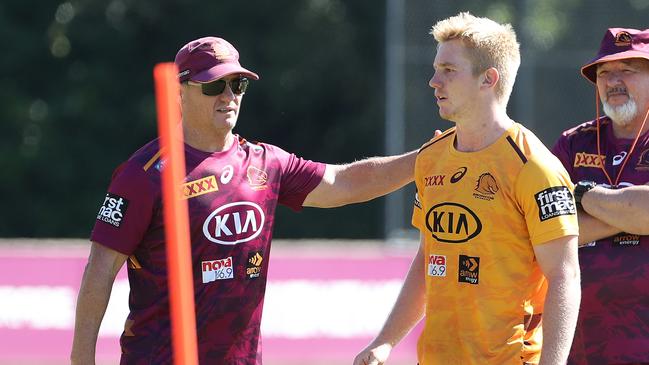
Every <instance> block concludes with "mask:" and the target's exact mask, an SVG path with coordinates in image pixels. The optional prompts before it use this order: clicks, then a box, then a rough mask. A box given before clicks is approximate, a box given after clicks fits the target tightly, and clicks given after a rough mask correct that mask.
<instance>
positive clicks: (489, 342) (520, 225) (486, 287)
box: [354, 13, 581, 365]
mask: <svg viewBox="0 0 649 365" xmlns="http://www.w3.org/2000/svg"><path fill="white" fill-rule="evenodd" d="M431 33H432V34H433V36H434V37H435V40H437V42H438V43H439V45H438V48H437V55H436V57H435V60H434V63H433V67H434V69H435V73H434V75H433V77H432V78H431V80H430V83H429V84H430V86H431V87H432V88H434V89H435V97H436V101H437V105H438V107H439V113H440V115H441V116H442V118H444V119H447V120H450V121H452V122H454V123H455V127H454V128H451V129H449V130H447V131H446V132H444V133H442V135H441V136H439V137H436V138H434V139H433V140H431V141H430V142H428V143H427V144H425V145H424V146H423V147H422V148H421V149H420V151H419V154H418V157H417V162H416V165H415V183H416V185H417V195H416V198H415V204H414V205H415V206H414V208H413V217H412V223H413V225H414V226H415V227H417V228H418V229H419V230H420V237H421V239H420V248H419V251H418V252H417V255H416V256H415V258H414V260H413V263H412V265H411V267H410V271H409V273H408V275H407V277H406V279H405V282H404V285H403V288H402V290H401V293H400V294H399V297H398V299H397V302H396V304H395V306H394V308H393V310H392V313H391V314H390V316H389V317H388V319H387V321H386V323H385V324H384V327H383V329H382V330H381V332H380V333H379V335H378V336H377V337H376V339H375V340H374V341H373V342H372V343H371V344H370V345H369V346H368V347H367V348H366V349H364V350H363V351H362V352H361V353H360V354H359V355H358V356H357V357H356V359H355V362H354V364H355V365H370V364H371V365H375V364H383V363H384V362H385V361H386V359H387V357H388V355H389V353H390V351H391V349H392V347H393V346H395V345H396V343H397V342H399V341H400V340H401V339H402V338H403V337H404V336H405V335H406V334H407V332H408V331H409V330H410V329H411V328H412V327H413V326H414V325H415V324H416V323H417V322H418V321H419V320H420V319H421V318H422V316H423V315H424V314H425V316H426V318H425V327H424V330H423V332H422V334H421V336H420V338H419V343H418V348H417V354H418V359H419V364H420V365H430V364H463V365H464V364H494V365H504V364H517V365H521V364H557V365H558V364H565V362H566V359H567V357H568V352H569V350H570V345H571V343H572V338H573V335H574V330H575V323H576V319H577V312H578V309H579V301H580V297H581V293H580V286H579V264H578V260H577V235H578V233H579V232H578V227H577V215H576V208H575V202H574V199H573V196H572V192H571V191H572V184H571V182H570V178H569V177H568V174H567V173H566V171H565V169H564V168H563V167H562V165H561V163H560V162H559V161H558V160H557V159H556V158H555V157H554V156H553V155H552V154H551V153H550V152H549V151H548V149H547V148H546V147H545V146H544V145H543V143H542V142H540V141H539V140H538V139H537V138H536V136H534V134H532V133H531V132H530V131H529V130H527V129H525V128H524V127H523V126H521V125H520V124H518V123H516V122H514V121H513V120H511V119H510V118H509V117H508V116H507V112H506V107H507V101H508V99H509V96H510V94H511V90H512V87H513V84H514V79H515V76H516V71H517V69H518V66H519V65H520V53H519V44H518V42H517V41H516V35H515V33H514V31H513V29H512V28H511V26H510V25H509V24H506V25H503V24H498V23H496V22H494V21H492V20H489V19H487V18H477V17H474V16H472V15H471V14H469V13H460V14H458V15H457V16H454V17H451V18H448V19H445V20H442V21H440V22H438V23H437V24H436V25H435V26H434V27H433V29H432V32H431ZM541 350H542V351H541Z"/></svg>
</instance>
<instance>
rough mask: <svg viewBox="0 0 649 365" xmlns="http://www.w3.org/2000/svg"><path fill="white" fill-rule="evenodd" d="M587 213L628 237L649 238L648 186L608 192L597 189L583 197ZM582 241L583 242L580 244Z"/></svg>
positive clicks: (598, 187) (601, 188)
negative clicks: (629, 234)
mask: <svg viewBox="0 0 649 365" xmlns="http://www.w3.org/2000/svg"><path fill="white" fill-rule="evenodd" d="M581 204H582V206H583V208H584V211H586V213H588V214H590V215H592V216H593V217H595V218H597V219H599V220H600V221H602V222H604V223H606V224H608V225H610V226H613V227H616V228H618V229H619V230H620V231H624V232H627V233H633V234H640V235H648V234H649V186H647V185H640V186H631V187H627V188H623V189H607V188H605V187H603V186H597V187H595V188H594V189H592V190H590V191H588V192H587V193H585V194H584V196H583V197H582V200H581ZM580 241H581V240H580Z"/></svg>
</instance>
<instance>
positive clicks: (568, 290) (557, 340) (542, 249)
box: [534, 236, 581, 365]
mask: <svg viewBox="0 0 649 365" xmlns="http://www.w3.org/2000/svg"><path fill="white" fill-rule="evenodd" d="M534 254H535V255H536V259H537V261H538V263H539V266H540V267H541V270H542V271H543V274H544V275H545V277H546V278H547V280H548V293H547V296H546V297H545V306H544V310H543V316H542V320H543V349H542V351H541V362H540V363H539V365H548V364H552V365H559V364H565V363H566V361H567V360H568V353H569V352H570V347H571V346H572V339H573V337H574V335H575V327H576V325H577V314H578V312H579V303H580V301H581V284H580V281H579V279H580V275H579V260H578V258H577V236H567V237H562V238H558V239H556V240H552V241H549V242H546V243H543V244H540V245H535V246H534Z"/></svg>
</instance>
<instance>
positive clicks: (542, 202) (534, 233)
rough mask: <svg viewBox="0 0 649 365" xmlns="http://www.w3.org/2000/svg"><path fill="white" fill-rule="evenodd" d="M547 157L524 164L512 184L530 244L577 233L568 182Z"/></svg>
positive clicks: (556, 162)
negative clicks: (514, 182)
mask: <svg viewBox="0 0 649 365" xmlns="http://www.w3.org/2000/svg"><path fill="white" fill-rule="evenodd" d="M550 157H551V158H549V159H547V158H546V159H544V160H543V161H539V160H530V161H528V163H526V164H525V166H524V167H523V169H522V171H521V173H520V175H519V176H518V179H517V181H516V185H515V189H516V190H515V194H516V199H517V201H518V202H519V205H520V207H521V209H522V211H523V213H524V215H525V221H526V223H527V229H528V232H529V234H530V240H531V242H532V244H533V245H537V244H541V243H545V242H548V241H551V240H555V239H557V238H561V237H565V236H570V235H578V234H579V228H578V225H577V209H576V207H575V200H574V198H573V196H572V191H573V185H572V182H571V181H570V178H569V177H568V173H567V172H566V170H565V169H564V168H563V166H561V164H560V162H559V161H558V160H557V159H556V158H554V157H553V156H550Z"/></svg>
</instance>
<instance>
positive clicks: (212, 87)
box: [202, 80, 225, 96]
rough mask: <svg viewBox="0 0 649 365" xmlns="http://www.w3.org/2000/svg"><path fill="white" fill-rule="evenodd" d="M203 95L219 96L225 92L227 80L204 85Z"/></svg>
mask: <svg viewBox="0 0 649 365" xmlns="http://www.w3.org/2000/svg"><path fill="white" fill-rule="evenodd" d="M202 88H203V94H205V95H208V96H216V95H219V94H221V93H222V92H223V90H225V80H216V81H212V82H210V83H207V84H202Z"/></svg>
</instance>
